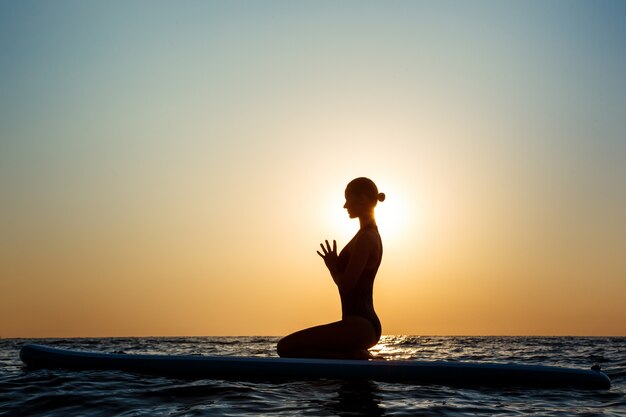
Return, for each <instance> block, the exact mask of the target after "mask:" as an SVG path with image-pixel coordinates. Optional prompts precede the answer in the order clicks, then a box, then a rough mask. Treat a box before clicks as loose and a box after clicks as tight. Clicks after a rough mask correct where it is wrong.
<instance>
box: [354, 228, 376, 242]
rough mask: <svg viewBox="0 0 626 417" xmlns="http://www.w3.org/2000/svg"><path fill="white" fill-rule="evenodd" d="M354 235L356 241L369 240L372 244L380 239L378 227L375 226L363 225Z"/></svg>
mask: <svg viewBox="0 0 626 417" xmlns="http://www.w3.org/2000/svg"><path fill="white" fill-rule="evenodd" d="M355 237H356V239H355V240H356V241H360V242H371V243H374V244H378V242H379V239H380V234H379V233H378V228H377V227H376V226H374V227H365V228H363V229H361V230H359V233H357V236H355Z"/></svg>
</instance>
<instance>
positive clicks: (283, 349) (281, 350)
mask: <svg viewBox="0 0 626 417" xmlns="http://www.w3.org/2000/svg"><path fill="white" fill-rule="evenodd" d="M289 345H290V343H289V336H285V337H283V338H282V339H280V340H279V341H278V343H277V344H276V353H278V356H281V357H284V356H288V355H289V352H290V351H291V349H290V346H289Z"/></svg>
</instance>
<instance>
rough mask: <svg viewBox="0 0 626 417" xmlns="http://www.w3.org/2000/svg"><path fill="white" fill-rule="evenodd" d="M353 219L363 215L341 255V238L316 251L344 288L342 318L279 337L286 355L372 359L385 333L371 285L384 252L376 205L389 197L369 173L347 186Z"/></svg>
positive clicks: (281, 348)
mask: <svg viewBox="0 0 626 417" xmlns="http://www.w3.org/2000/svg"><path fill="white" fill-rule="evenodd" d="M345 197H346V203H345V204H344V206H343V207H344V208H345V209H347V210H348V215H349V216H350V218H351V219H354V218H355V217H358V218H359V222H360V226H361V227H360V229H359V231H358V232H357V234H356V235H354V237H353V238H352V240H351V241H350V242H349V243H348V244H347V245H346V246H345V247H344V248H343V250H342V251H341V253H340V254H339V255H337V242H336V241H334V240H333V244H332V247H331V245H330V243H328V240H326V241H325V244H320V246H321V247H322V252H320V251H318V252H317V253H318V254H319V255H320V256H321V257H322V259H324V263H325V264H326V267H327V268H328V271H329V272H330V275H331V276H332V278H333V281H335V284H336V285H337V288H338V289H339V296H340V297H341V312H342V318H341V320H340V321H336V322H334V323H329V324H323V325H321V326H315V327H311V328H308V329H304V330H300V331H298V332H295V333H292V334H290V335H289V336H285V337H284V338H282V339H281V340H280V341H279V342H278V346H277V351H278V354H279V355H280V356H282V357H292V358H337V359H368V358H370V354H369V352H368V349H369V348H371V347H372V346H374V345H375V344H376V343H378V340H379V339H380V335H381V332H382V327H381V325H380V320H378V316H377V315H376V312H375V311H374V303H373V300H372V290H373V286H374V278H375V277H376V272H377V271H378V267H379V266H380V261H381V260H382V256H383V244H382V241H381V239H380V235H379V234H378V228H377V227H376V219H375V218H374V207H376V204H377V203H378V202H379V201H384V200H385V194H383V193H379V192H378V188H377V187H376V184H374V182H373V181H372V180H370V179H368V178H364V177H360V178H356V179H354V180H352V181H350V183H349V184H348V186H347V187H346V191H345Z"/></svg>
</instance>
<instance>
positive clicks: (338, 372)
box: [20, 344, 611, 389]
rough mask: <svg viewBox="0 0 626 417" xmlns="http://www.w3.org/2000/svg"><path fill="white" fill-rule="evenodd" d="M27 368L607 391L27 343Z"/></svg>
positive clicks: (469, 373)
mask: <svg viewBox="0 0 626 417" xmlns="http://www.w3.org/2000/svg"><path fill="white" fill-rule="evenodd" d="M20 358H21V360H22V362H24V363H25V364H26V365H27V367H28V368H66V369H75V370H87V369H106V370H120V371H126V372H137V373H148V374H157V375H164V376H175V377H183V378H223V379H248V378H253V379H256V378H260V379H264V380H273V379H283V378H288V379H316V378H328V379H367V380H375V381H390V382H410V383H418V384H442V385H463V386H476V385H489V386H500V387H505V386H527V387H553V388H565V387H575V388H585V389H608V388H610V386H611V381H610V379H609V377H608V376H607V375H606V374H604V373H602V372H600V371H599V370H583V369H573V368H565V367H557V366H540V365H523V364H512V363H507V364H502V363H482V362H452V361H413V360H339V359H291V358H278V357H238V356H195V355H147V354H124V353H101V352H85V351H76V350H67V349H59V348H53V347H49V346H43V345H36V344H28V345H25V346H23V347H22V348H21V350H20Z"/></svg>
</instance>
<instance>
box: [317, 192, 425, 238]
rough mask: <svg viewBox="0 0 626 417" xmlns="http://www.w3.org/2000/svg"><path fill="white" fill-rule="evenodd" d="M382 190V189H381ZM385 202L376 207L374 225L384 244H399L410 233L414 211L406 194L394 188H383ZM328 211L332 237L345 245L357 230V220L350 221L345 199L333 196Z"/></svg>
mask: <svg viewBox="0 0 626 417" xmlns="http://www.w3.org/2000/svg"><path fill="white" fill-rule="evenodd" d="M381 190H382V189H381ZM383 191H384V193H385V201H383V202H379V203H378V204H377V205H376V209H375V215H376V223H377V225H378V229H379V231H380V234H381V237H382V238H383V241H384V242H389V243H394V244H401V242H399V241H401V240H404V239H403V236H404V235H406V234H407V233H411V230H410V229H411V227H412V224H413V223H414V220H415V219H414V217H415V216H409V213H414V212H415V209H414V208H413V207H411V205H410V204H409V201H410V198H409V196H407V195H406V194H403V193H402V192H400V191H397V190H396V189H395V188H388V187H385V188H384V190H383ZM328 200H329V201H328V202H329V204H328V206H327V207H328V210H327V211H326V213H328V214H329V215H330V219H329V220H330V225H331V226H330V227H331V228H332V231H333V236H337V238H338V243H339V242H340V241H343V244H346V243H347V242H348V240H350V239H351V238H352V236H354V234H355V233H356V232H357V231H358V230H359V221H358V219H350V218H349V217H348V213H347V211H346V210H345V209H344V208H343V204H344V202H345V199H343V198H342V197H338V196H334V197H333V198H329V199H328Z"/></svg>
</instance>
